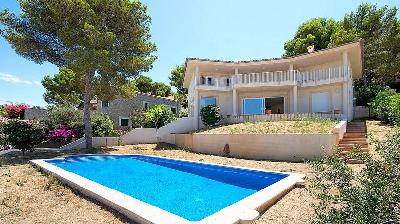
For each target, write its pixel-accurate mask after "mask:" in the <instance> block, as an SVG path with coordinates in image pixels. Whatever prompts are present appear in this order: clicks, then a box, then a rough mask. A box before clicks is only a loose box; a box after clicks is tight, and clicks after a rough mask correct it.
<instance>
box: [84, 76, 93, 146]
mask: <svg viewBox="0 0 400 224" xmlns="http://www.w3.org/2000/svg"><path fill="white" fill-rule="evenodd" d="M93 77H94V72H90V73H87V74H86V75H85V92H84V94H83V123H84V125H85V142H86V149H87V150H88V149H91V148H92V126H91V124H90V123H91V120H90V95H91V92H92V80H93Z"/></svg>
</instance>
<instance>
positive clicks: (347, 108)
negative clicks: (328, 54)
mask: <svg viewBox="0 0 400 224" xmlns="http://www.w3.org/2000/svg"><path fill="white" fill-rule="evenodd" d="M342 66H343V72H344V73H343V74H344V79H345V80H346V82H345V83H343V86H342V95H343V114H344V115H345V116H346V118H347V119H348V120H351V119H352V117H353V116H352V115H353V114H352V112H351V111H353V108H352V107H353V99H350V97H351V96H350V95H351V94H350V90H351V88H353V86H352V80H351V79H350V76H349V72H348V71H349V70H348V67H349V59H348V53H347V52H343V54H342Z"/></svg>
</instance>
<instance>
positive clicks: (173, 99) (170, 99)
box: [137, 92, 178, 102]
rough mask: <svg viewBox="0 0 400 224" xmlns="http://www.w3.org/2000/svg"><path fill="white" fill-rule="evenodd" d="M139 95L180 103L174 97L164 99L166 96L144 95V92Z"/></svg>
mask: <svg viewBox="0 0 400 224" xmlns="http://www.w3.org/2000/svg"><path fill="white" fill-rule="evenodd" d="M137 94H139V95H142V96H150V97H154V98H159V99H164V100H169V101H174V102H178V101H176V100H175V98H174V97H173V96H168V97H164V96H157V95H153V94H151V93H142V92H138V93H137Z"/></svg>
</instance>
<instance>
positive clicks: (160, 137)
mask: <svg viewBox="0 0 400 224" xmlns="http://www.w3.org/2000/svg"><path fill="white" fill-rule="evenodd" d="M195 130H196V128H195V123H194V118H193V117H183V118H179V119H177V120H175V121H173V122H171V123H169V124H167V125H165V126H163V127H161V128H159V129H158V130H157V135H156V136H157V141H158V142H166V143H170V144H175V135H174V134H180V133H188V132H193V131H195Z"/></svg>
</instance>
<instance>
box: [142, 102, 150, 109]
mask: <svg viewBox="0 0 400 224" xmlns="http://www.w3.org/2000/svg"><path fill="white" fill-rule="evenodd" d="M149 106H150V103H149V102H147V101H143V109H144V110H147V109H149Z"/></svg>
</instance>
